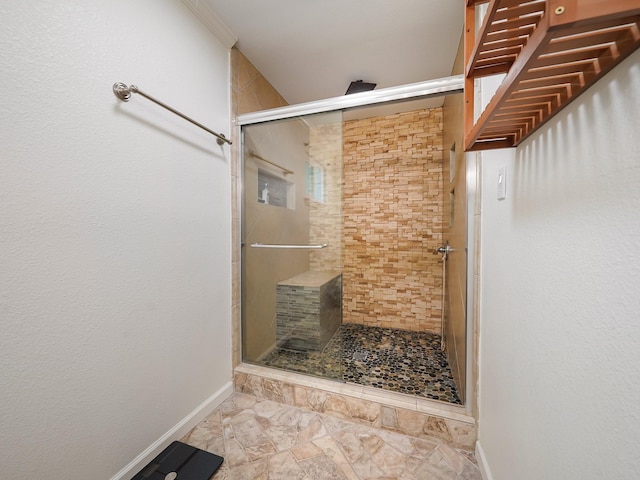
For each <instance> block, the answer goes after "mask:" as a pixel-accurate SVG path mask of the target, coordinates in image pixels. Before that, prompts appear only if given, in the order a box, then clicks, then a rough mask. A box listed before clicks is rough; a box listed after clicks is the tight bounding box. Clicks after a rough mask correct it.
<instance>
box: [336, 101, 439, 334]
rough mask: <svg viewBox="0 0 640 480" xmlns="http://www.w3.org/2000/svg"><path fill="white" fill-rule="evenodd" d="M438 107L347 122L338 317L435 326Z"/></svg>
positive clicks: (411, 327)
mask: <svg viewBox="0 0 640 480" xmlns="http://www.w3.org/2000/svg"><path fill="white" fill-rule="evenodd" d="M442 130H443V124H442V109H441V108H435V109H430V110H419V111H414V112H409V113H404V114H396V115H388V116H384V117H374V118H369V119H364V120H354V121H348V122H345V124H344V129H343V141H344V150H343V153H344V203H343V212H344V213H343V217H344V224H343V225H344V227H343V228H344V246H343V249H344V255H343V261H344V266H343V282H344V287H343V290H344V303H343V312H344V313H343V321H344V322H345V323H357V324H363V325H370V326H379V327H386V328H398V329H402V330H413V331H423V332H433V333H439V332H440V324H441V308H442V263H441V261H440V256H439V255H436V254H435V253H434V252H435V249H436V248H437V247H439V246H440V245H441V243H442V228H443V209H444V206H443V195H442V188H443V183H442V180H443V179H442V174H443V146H442V136H443V131H442Z"/></svg>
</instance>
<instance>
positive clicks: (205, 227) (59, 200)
mask: <svg viewBox="0 0 640 480" xmlns="http://www.w3.org/2000/svg"><path fill="white" fill-rule="evenodd" d="M0 18H2V28H1V29H0V85H1V86H2V89H3V92H2V108H1V109H0V169H1V170H0V269H1V270H0V271H1V274H0V325H1V329H2V330H1V334H0V445H2V448H1V449H0V465H2V467H1V468H2V477H3V478H33V479H36V478H55V479H58V478H68V479H86V478H95V479H98V478H108V477H111V476H113V475H116V473H117V472H118V471H120V470H121V469H123V467H125V466H126V465H127V464H128V463H129V462H131V461H132V460H133V459H134V458H135V457H136V456H138V455H139V454H141V453H142V452H143V451H144V450H145V449H147V448H148V447H150V446H152V445H153V444H154V442H156V441H158V440H159V439H161V438H164V437H163V435H164V434H165V433H167V432H173V435H174V436H175V435H177V434H178V433H179V431H178V430H179V429H176V426H177V425H178V426H179V425H181V423H180V422H183V421H185V419H187V420H188V419H189V418H191V419H193V415H196V416H197V415H198V414H200V413H202V411H201V410H199V407H200V406H201V405H202V404H203V402H205V408H206V406H207V405H209V406H210V405H211V402H212V401H215V400H216V399H217V398H218V396H220V394H222V393H224V392H227V391H228V387H229V386H230V384H229V383H228V382H230V380H231V334H230V315H231V312H230V310H231V308H230V301H231V300H230V299H231V293H230V285H231V274H230V264H231V258H230V256H231V255H230V237H231V234H230V223H231V220H230V218H231V217H230V180H229V178H230V170H229V147H219V146H218V145H217V144H216V143H215V138H214V137H212V136H210V135H209V134H207V133H206V132H204V131H201V130H200V129H198V128H197V127H195V126H193V125H190V124H189V123H187V122H185V121H184V120H182V119H180V118H179V117H176V116H174V115H172V114H170V113H169V112H166V111H164V110H162V109H161V108H160V107H157V106H156V105H154V104H152V103H151V102H149V101H147V100H145V99H144V98H142V97H140V96H134V98H133V99H132V100H131V101H130V102H129V103H122V102H120V101H119V100H117V99H116V98H115V96H114V95H113V93H112V92H111V86H112V84H113V83H114V82H116V81H121V82H124V83H127V84H130V83H135V84H137V85H138V86H139V87H140V88H141V89H143V90H146V91H147V92H148V93H150V94H151V95H154V96H156V97H158V98H159V99H161V100H164V101H166V102H167V103H168V104H170V105H172V106H174V107H176V108H178V109H179V110H183V111H184V112H185V113H187V114H189V115H192V116H193V117H194V118H195V119H197V120H199V121H201V122H202V123H204V124H206V125H207V126H209V127H210V128H212V129H213V130H216V131H221V132H223V133H226V134H227V135H228V134H229V128H230V121H229V119H230V113H229V61H228V55H229V52H228V50H227V49H226V48H225V47H224V46H222V44H221V43H219V41H218V40H216V38H215V37H214V36H213V35H212V34H211V33H210V32H209V31H208V30H207V29H206V28H205V27H203V26H201V24H200V23H199V22H198V20H197V19H196V17H195V16H194V15H193V13H192V12H191V11H190V10H189V9H188V8H187V7H186V6H184V4H183V3H181V2H180V1H178V0H172V1H156V0H138V1H128V0H100V1H94V2H86V1H80V0H65V1H62V2H60V1H55V0H29V1H17V0H15V1H14V0H5V1H3V2H2V3H0ZM207 401H208V402H210V403H209V404H207V403H206V402H207ZM165 440H166V438H165ZM156 446H158V445H156Z"/></svg>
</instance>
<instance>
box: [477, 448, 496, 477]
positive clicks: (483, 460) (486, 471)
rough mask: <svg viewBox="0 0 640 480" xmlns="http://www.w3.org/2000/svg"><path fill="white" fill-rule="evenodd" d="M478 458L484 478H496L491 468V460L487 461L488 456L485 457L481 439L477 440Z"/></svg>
mask: <svg viewBox="0 0 640 480" xmlns="http://www.w3.org/2000/svg"><path fill="white" fill-rule="evenodd" d="M476 460H477V461H478V467H479V468H480V475H482V480H494V479H493V474H492V473H491V469H490V468H489V462H487V457H485V455H484V450H483V449H482V445H480V440H478V441H477V442H476Z"/></svg>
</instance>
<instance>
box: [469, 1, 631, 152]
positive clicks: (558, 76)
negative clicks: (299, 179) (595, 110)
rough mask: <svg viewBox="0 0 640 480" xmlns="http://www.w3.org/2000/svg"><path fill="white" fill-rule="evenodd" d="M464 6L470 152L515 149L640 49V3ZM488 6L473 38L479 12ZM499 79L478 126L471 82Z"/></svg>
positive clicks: (478, 2)
mask: <svg viewBox="0 0 640 480" xmlns="http://www.w3.org/2000/svg"><path fill="white" fill-rule="evenodd" d="M466 3H467V5H466V17H465V60H466V62H465V65H466V67H465V75H466V78H465V89H464V90H465V92H464V95H465V149H466V150H468V151H469V150H484V149H492V148H504V147H514V146H517V145H518V144H519V143H520V142H522V141H523V140H524V139H525V138H527V137H528V136H529V135H531V134H532V133H533V132H534V131H535V130H536V129H538V128H539V127H540V126H541V125H542V124H544V123H545V122H546V121H547V120H549V119H550V118H551V117H552V116H553V115H555V114H556V113H558V112H559V111H560V110H561V109H562V108H563V107H564V106H566V105H567V104H568V103H569V102H571V101H572V100H574V99H575V98H576V97H577V96H578V95H580V93H582V92H583V91H585V90H586V89H587V88H589V87H590V86H591V85H592V84H593V83H595V82H596V81H597V80H598V79H599V78H601V77H602V76H603V75H604V74H606V73H607V72H608V71H609V70H611V69H612V68H613V67H614V66H615V65H617V64H618V63H620V62H621V61H622V60H623V59H624V58H626V57H627V56H629V55H630V54H631V53H632V52H633V51H634V50H636V49H637V48H638V47H640V0H490V1H489V0H466ZM487 3H488V6H487V12H486V14H485V16H484V19H483V22H482V25H481V27H480V28H479V29H478V31H477V33H476V31H475V30H476V28H475V24H476V15H477V10H478V8H477V7H478V6H479V5H481V4H487ZM501 73H502V74H506V76H505V78H504V79H503V81H502V84H501V85H500V87H499V88H498V90H497V91H496V93H495V95H494V96H493V98H492V100H491V101H490V102H489V104H488V105H487V107H486V108H485V110H484V112H483V113H482V114H481V115H480V117H479V118H478V119H477V121H475V122H474V109H475V105H474V80H475V79H476V78H480V77H483V76H487V75H495V74H501ZM639 81H640V80H639Z"/></svg>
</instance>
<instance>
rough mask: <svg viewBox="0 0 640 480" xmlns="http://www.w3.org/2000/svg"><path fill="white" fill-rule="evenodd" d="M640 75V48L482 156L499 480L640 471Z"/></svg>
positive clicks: (489, 393) (487, 408)
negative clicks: (503, 177) (500, 183)
mask: <svg viewBox="0 0 640 480" xmlns="http://www.w3.org/2000/svg"><path fill="white" fill-rule="evenodd" d="M638 79H640V51H639V52H636V53H635V54H634V55H633V56H632V57H631V58H629V59H627V60H626V61H625V62H624V63H623V64H622V65H620V66H618V67H617V68H616V69H615V70H614V71H613V72H611V73H610V74H609V75H607V76H606V77H605V78H604V79H602V80H601V81H600V82H598V83H597V84H596V85H595V86H593V87H592V88H591V89H590V90H588V91H587V92H586V93H585V94H584V95H583V96H581V97H580V98H579V99H578V100H576V101H575V102H574V103H573V104H572V105H570V106H569V107H567V108H566V110H564V111H563V112H561V113H560V114H559V115H558V116H557V117H556V118H555V119H553V120H551V122H550V123H549V124H548V125H547V126H545V127H543V128H542V129H541V131H540V132H539V133H537V134H534V136H533V137H532V138H531V139H529V140H527V141H526V142H525V143H524V144H523V145H522V146H521V147H519V148H518V149H515V150H504V151H496V152H485V153H483V164H482V171H483V180H482V190H483V194H482V268H481V271H482V277H481V280H482V287H481V288H482V295H481V297H482V298H481V308H482V314H481V315H482V316H481V328H480V331H481V340H480V342H481V343H480V369H481V370H480V376H481V378H480V418H479V426H480V429H479V445H480V450H481V452H482V453H483V454H484V459H483V460H485V461H486V464H485V467H489V470H490V474H491V475H492V478H494V479H495V480H514V479H518V480H529V479H530V480H541V479H545V480H556V479H557V480H573V479H575V480H578V479H580V480H584V479H601V478H602V479H604V478H607V479H614V478H615V479H632V478H637V476H638V471H640V455H638V443H639V442H640V412H639V411H638V401H639V400H640V382H639V381H638V379H639V378H640V324H639V323H638V318H639V314H638V312H639V311H640V296H639V295H638V285H639V284H640V211H639V208H640V188H639V186H640V138H639V136H638V132H639V131H640V130H639V129H640V81H639V80H638ZM502 166H506V167H507V198H506V200H503V201H498V200H497V199H496V184H497V170H498V168H500V167H502Z"/></svg>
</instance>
